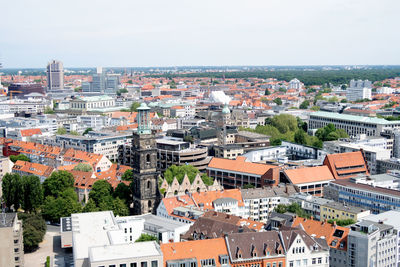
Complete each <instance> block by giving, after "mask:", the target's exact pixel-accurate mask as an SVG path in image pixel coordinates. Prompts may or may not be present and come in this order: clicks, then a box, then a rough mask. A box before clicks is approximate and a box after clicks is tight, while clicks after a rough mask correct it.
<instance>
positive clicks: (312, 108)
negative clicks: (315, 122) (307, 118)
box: [311, 106, 321, 111]
mask: <svg viewBox="0 0 400 267" xmlns="http://www.w3.org/2000/svg"><path fill="white" fill-rule="evenodd" d="M320 109H321V108H320V107H319V106H312V107H311V110H313V111H318V110H320Z"/></svg>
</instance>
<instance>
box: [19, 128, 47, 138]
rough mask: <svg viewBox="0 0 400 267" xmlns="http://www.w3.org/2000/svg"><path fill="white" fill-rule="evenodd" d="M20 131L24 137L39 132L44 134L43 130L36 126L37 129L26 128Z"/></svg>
mask: <svg viewBox="0 0 400 267" xmlns="http://www.w3.org/2000/svg"><path fill="white" fill-rule="evenodd" d="M20 132H21V136H22V137H26V136H32V135H35V134H38V135H41V134H42V131H41V130H40V129H38V128H35V129H24V130H21V131H20Z"/></svg>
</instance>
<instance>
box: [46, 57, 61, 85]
mask: <svg viewBox="0 0 400 267" xmlns="http://www.w3.org/2000/svg"><path fill="white" fill-rule="evenodd" d="M63 89H64V67H63V63H62V62H61V61H57V60H52V61H51V62H49V63H48V64H47V90H48V91H54V90H63Z"/></svg>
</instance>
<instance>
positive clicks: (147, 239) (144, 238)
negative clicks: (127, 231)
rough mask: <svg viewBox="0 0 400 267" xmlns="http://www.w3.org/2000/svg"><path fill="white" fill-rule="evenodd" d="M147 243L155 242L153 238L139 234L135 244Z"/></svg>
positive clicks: (155, 239)
mask: <svg viewBox="0 0 400 267" xmlns="http://www.w3.org/2000/svg"><path fill="white" fill-rule="evenodd" d="M147 241H157V238H156V237H155V236H152V235H149V234H141V235H140V236H139V238H138V239H136V241H135V242H147Z"/></svg>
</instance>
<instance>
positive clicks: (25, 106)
mask: <svg viewBox="0 0 400 267" xmlns="http://www.w3.org/2000/svg"><path fill="white" fill-rule="evenodd" d="M50 106H51V102H50V101H48V100H45V101H30V100H22V99H12V100H5V101H2V102H0V113H17V112H25V113H43V112H44V111H45V109H46V107H50Z"/></svg>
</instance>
